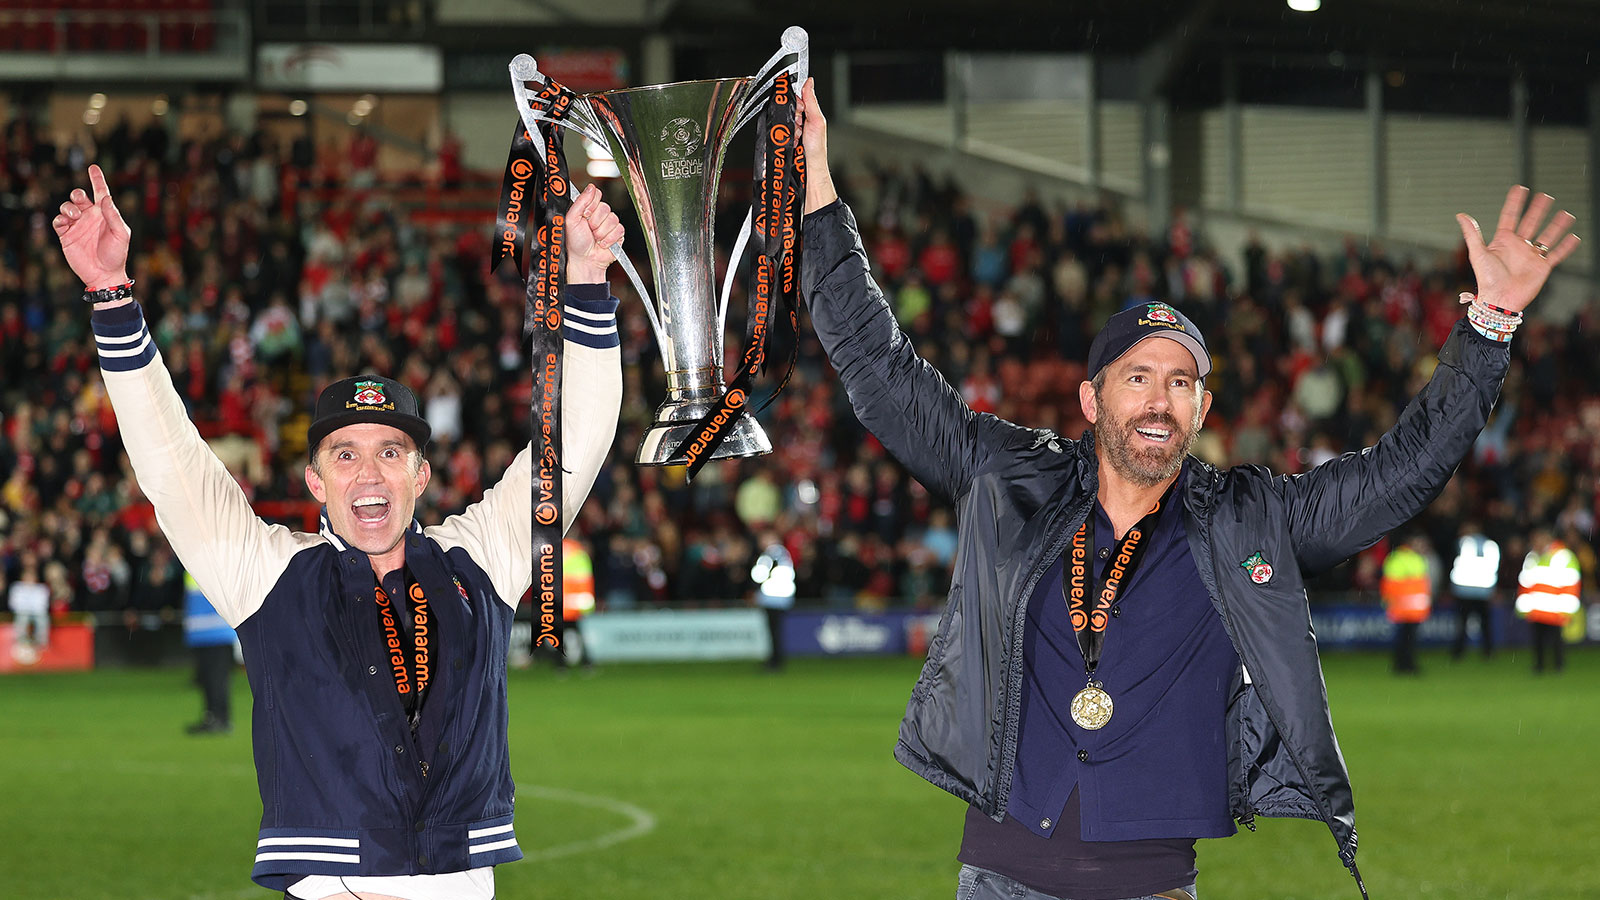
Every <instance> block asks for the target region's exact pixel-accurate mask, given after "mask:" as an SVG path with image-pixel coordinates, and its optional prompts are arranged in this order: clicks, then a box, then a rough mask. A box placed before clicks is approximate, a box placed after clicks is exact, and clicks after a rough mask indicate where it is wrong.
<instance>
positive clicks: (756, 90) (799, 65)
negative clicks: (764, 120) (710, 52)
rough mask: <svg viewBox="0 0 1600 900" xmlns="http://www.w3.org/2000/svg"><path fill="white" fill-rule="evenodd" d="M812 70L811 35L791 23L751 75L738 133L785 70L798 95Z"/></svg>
mask: <svg viewBox="0 0 1600 900" xmlns="http://www.w3.org/2000/svg"><path fill="white" fill-rule="evenodd" d="M810 71H811V36H810V35H809V34H807V33H806V30H805V29H804V28H801V27H800V26H799V25H790V26H789V27H788V28H785V29H784V30H783V38H782V40H781V41H780V42H779V45H778V52H777V53H774V54H772V58H771V59H768V60H767V61H766V64H764V65H763V66H762V67H761V68H760V69H758V70H757V71H756V74H755V75H754V76H753V77H752V78H751V79H750V92H749V93H748V94H745V97H744V100H743V101H742V102H741V104H740V106H739V112H738V114H737V115H736V116H735V117H734V124H733V130H732V131H730V132H729V134H734V133H737V132H738V131H739V129H741V128H743V127H744V126H746V125H748V124H750V121H751V120H752V119H754V118H755V117H756V116H758V115H760V114H761V108H762V105H763V103H764V102H765V100H766V97H767V94H768V93H769V92H771V90H772V88H773V86H774V85H775V84H777V82H778V76H780V75H782V74H784V73H785V72H787V73H789V74H792V75H793V76H794V91H795V93H796V95H797V96H798V94H799V92H800V90H801V89H802V88H803V87H804V86H805V83H806V76H807V75H809V74H810ZM754 214H755V207H754V206H752V207H751V208H750V210H749V211H747V212H746V213H745V214H744V225H742V226H741V227H740V228H739V238H738V240H736V241H735V242H734V245H733V253H732V254H730V255H729V256H728V271H727V273H726V274H725V275H724V276H723V279H722V299H721V302H719V303H718V304H717V333H718V334H722V333H723V332H724V331H726V330H727V321H728V298H729V297H730V296H731V295H732V294H733V276H734V272H736V271H737V270H738V268H739V261H740V260H741V259H743V258H744V248H745V244H747V243H748V242H749V241H750V223H751V217H752V216H753V215H754Z"/></svg>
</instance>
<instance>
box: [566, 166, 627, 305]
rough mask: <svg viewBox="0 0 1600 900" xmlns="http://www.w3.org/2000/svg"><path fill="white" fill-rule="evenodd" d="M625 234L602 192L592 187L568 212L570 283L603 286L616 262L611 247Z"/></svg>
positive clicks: (568, 281)
mask: <svg viewBox="0 0 1600 900" xmlns="http://www.w3.org/2000/svg"><path fill="white" fill-rule="evenodd" d="M625 233H626V232H625V231H624V230H623V228H622V222H621V220H619V219H618V218H617V214H616V213H614V212H612V211H611V204H609V203H606V202H605V201H604V200H601V199H600V189H599V188H597V187H595V186H594V185H592V184H591V185H589V186H588V187H586V188H584V189H583V193H581V194H579V195H578V199H576V200H574V201H572V206H571V207H570V208H568V210H567V252H568V254H569V255H568V257H567V283H568V284H601V283H603V282H604V281H605V280H606V269H608V268H610V267H611V264H612V263H613V262H616V259H617V258H616V257H615V256H614V255H612V253H611V247H612V245H614V244H618V243H620V242H621V241H622V238H623V235H624V234H625Z"/></svg>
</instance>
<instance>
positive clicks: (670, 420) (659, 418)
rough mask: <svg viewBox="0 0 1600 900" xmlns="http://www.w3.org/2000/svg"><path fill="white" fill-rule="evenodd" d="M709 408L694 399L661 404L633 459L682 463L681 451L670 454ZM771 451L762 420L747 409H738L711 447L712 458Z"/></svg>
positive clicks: (650, 463) (645, 462) (653, 463)
mask: <svg viewBox="0 0 1600 900" xmlns="http://www.w3.org/2000/svg"><path fill="white" fill-rule="evenodd" d="M709 411H710V407H709V405H708V404H706V403H697V402H694V401H682V400H679V401H673V400H668V401H667V402H665V403H663V404H661V406H660V407H659V408H658V409H657V410H656V420H655V422H654V423H653V424H652V425H651V426H650V428H649V429H648V430H646V431H645V433H644V436H643V437H641V438H640V439H639V452H638V454H637V455H636V456H635V457H634V462H635V463H638V464H639V465H641V466H674V465H682V464H683V457H682V456H681V455H680V456H679V457H678V458H677V459H673V458H672V457H671V454H673V453H674V452H676V451H677V450H678V447H679V445H680V444H682V443H683V442H684V441H686V440H688V439H689V437H690V436H691V435H692V434H694V428H695V426H696V425H698V424H699V423H700V419H701V418H702V417H704V416H705V414H706V413H707V412H709ZM771 452H772V441H770V440H768V438H767V433H766V432H765V431H763V430H762V429H761V423H760V422H757V421H756V419H755V417H754V416H752V415H750V414H749V413H748V412H740V413H739V420H738V421H737V422H735V423H734V424H733V428H731V429H730V430H729V431H728V436H727V437H726V438H723V440H722V443H720V444H718V445H717V449H716V450H714V451H712V453H711V458H712V459H713V460H716V459H743V458H745V457H747V456H762V455H764V454H767V453H771Z"/></svg>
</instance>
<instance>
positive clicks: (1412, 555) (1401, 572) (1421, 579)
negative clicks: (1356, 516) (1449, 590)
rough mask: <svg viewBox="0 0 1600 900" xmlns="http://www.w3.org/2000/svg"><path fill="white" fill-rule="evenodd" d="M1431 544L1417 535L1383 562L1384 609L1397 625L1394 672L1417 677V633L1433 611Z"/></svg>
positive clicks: (1390, 619)
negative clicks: (1429, 549)
mask: <svg viewBox="0 0 1600 900" xmlns="http://www.w3.org/2000/svg"><path fill="white" fill-rule="evenodd" d="M1427 549H1428V544H1427V541H1426V539H1425V538H1423V537H1422V535H1420V534H1414V535H1412V536H1410V537H1409V538H1407V539H1406V540H1405V542H1404V543H1402V544H1401V545H1400V546H1398V547H1396V548H1395V549H1394V550H1392V551H1390V553H1389V555H1388V556H1387V557H1385V558H1384V560H1383V581H1382V582H1381V587H1380V588H1379V590H1380V591H1381V593H1382V594H1383V609H1384V612H1385V613H1387V614H1388V616H1389V621H1391V622H1393V623H1395V633H1394V670H1395V672H1396V673H1400V674H1410V675H1415V674H1417V673H1418V672H1420V671H1421V670H1420V669H1419V668H1418V667H1417V629H1418V628H1419V627H1420V626H1421V625H1422V623H1423V622H1425V621H1427V618H1428V613H1429V612H1431V611H1432V610H1433V573H1432V570H1431V567H1430V566H1429V565H1428V557H1427Z"/></svg>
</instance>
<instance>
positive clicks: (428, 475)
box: [412, 460, 433, 499]
mask: <svg viewBox="0 0 1600 900" xmlns="http://www.w3.org/2000/svg"><path fill="white" fill-rule="evenodd" d="M432 479H433V467H432V466H430V465H428V461H427V460H423V461H422V465H420V466H417V492H416V493H415V494H414V495H412V496H413V499H415V498H416V497H421V496H422V492H423V491H425V490H427V488H428V482H429V481H431V480H432Z"/></svg>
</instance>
